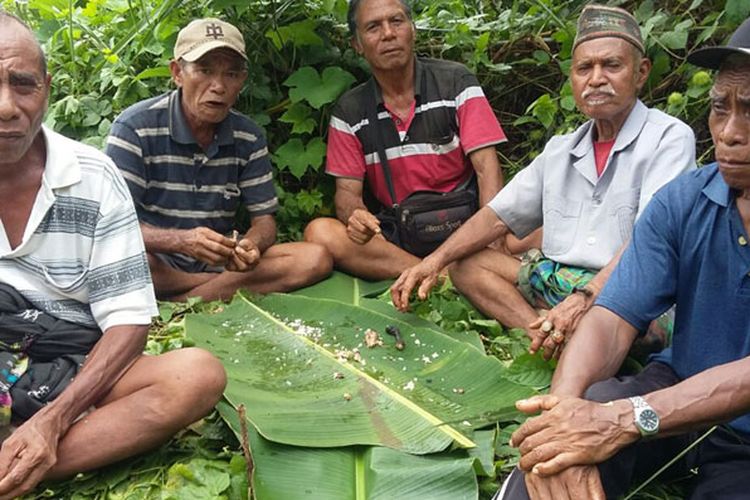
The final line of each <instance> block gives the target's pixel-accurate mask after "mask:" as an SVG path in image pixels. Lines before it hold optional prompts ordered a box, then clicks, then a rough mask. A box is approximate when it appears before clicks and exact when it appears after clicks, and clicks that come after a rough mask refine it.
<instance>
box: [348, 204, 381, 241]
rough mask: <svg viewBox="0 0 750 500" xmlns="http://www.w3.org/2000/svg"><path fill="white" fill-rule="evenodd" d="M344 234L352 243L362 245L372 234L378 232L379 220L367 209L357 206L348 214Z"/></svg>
mask: <svg viewBox="0 0 750 500" xmlns="http://www.w3.org/2000/svg"><path fill="white" fill-rule="evenodd" d="M346 234H347V236H349V239H350V240H352V241H353V242H354V243H357V244H359V245H364V244H365V243H367V242H368V241H370V240H371V239H372V237H373V236H375V235H376V234H380V221H379V220H378V218H377V217H375V216H374V215H373V214H372V213H370V212H368V211H367V210H364V209H362V208H358V209H356V210H355V211H354V212H352V215H350V216H349V220H348V222H347V224H346Z"/></svg>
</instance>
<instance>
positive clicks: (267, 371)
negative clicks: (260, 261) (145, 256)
mask: <svg viewBox="0 0 750 500" xmlns="http://www.w3.org/2000/svg"><path fill="white" fill-rule="evenodd" d="M256 302H257V303H253V302H251V301H250V300H249V299H247V298H245V297H243V296H241V295H238V296H236V297H235V299H234V300H233V302H232V303H231V304H229V305H227V306H226V307H225V308H224V309H223V310H222V311H221V312H219V313H216V314H207V313H201V314H191V315H188V316H187V318H186V322H185V330H186V334H187V335H188V336H189V337H190V338H192V339H193V340H194V341H195V343H196V344H197V345H198V346H202V347H205V348H207V349H208V350H210V351H212V352H213V353H214V354H216V355H217V356H218V357H219V358H220V359H222V360H223V362H224V366H225V368H226V370H227V375H228V378H229V382H228V386H227V389H226V391H225V396H226V398H227V399H228V400H229V401H230V403H232V404H233V405H234V406H237V405H239V404H244V405H245V406H246V409H247V416H248V419H249V420H250V421H251V422H252V424H253V425H254V426H255V427H256V428H257V429H258V431H259V432H260V434H261V435H263V436H264V437H265V438H266V439H269V440H271V441H274V442H277V443H283V444H290V445H295V446H309V447H340V446H350V445H380V446H386V447H389V448H393V449H397V450H400V451H405V452H408V453H414V454H427V453H434V452H438V451H441V450H444V449H446V448H447V447H449V446H451V445H455V446H458V447H464V448H470V447H473V446H475V443H474V442H473V441H472V439H471V437H470V436H471V432H472V430H473V429H474V428H477V427H481V426H484V425H486V424H487V423H488V416H491V419H492V420H493V421H494V420H500V419H508V418H511V417H515V416H517V412H516V410H515V408H514V402H515V401H516V400H517V399H520V398H525V397H529V396H530V395H531V394H532V393H533V391H532V389H530V388H528V387H524V386H522V385H519V384H516V383H513V382H510V381H509V380H507V379H506V378H505V376H504V368H503V366H502V365H501V363H500V362H499V361H498V360H497V359H495V358H492V357H488V356H485V355H483V354H482V353H481V352H479V351H478V350H477V349H475V348H473V347H471V346H469V345H468V344H466V343H465V342H460V341H456V340H454V339H452V338H450V337H448V336H446V335H443V334H441V333H439V332H438V331H436V330H433V329H426V328H425V329H423V328H412V327H411V326H410V325H409V324H406V323H402V322H400V321H399V320H398V319H396V318H393V317H389V316H387V315H384V314H381V313H376V312H373V311H370V310H367V309H363V308H361V307H357V306H352V305H348V304H343V303H341V302H338V301H333V300H323V299H310V298H306V297H297V296H291V295H270V296H267V297H264V298H261V299H257V300H256ZM387 325H395V326H399V327H400V328H401V330H402V334H403V336H404V339H405V340H406V348H405V349H404V350H403V351H399V350H397V349H396V347H395V342H394V339H393V338H391V337H388V336H386V335H385V334H384V333H383V332H384V330H385V328H386V326H387ZM367 328H371V329H373V330H376V331H377V332H380V336H381V340H382V342H383V345H382V346H376V347H373V348H372V349H369V348H367V347H365V345H364V343H363V336H364V331H365V330H366V329H367ZM355 353H357V354H355Z"/></svg>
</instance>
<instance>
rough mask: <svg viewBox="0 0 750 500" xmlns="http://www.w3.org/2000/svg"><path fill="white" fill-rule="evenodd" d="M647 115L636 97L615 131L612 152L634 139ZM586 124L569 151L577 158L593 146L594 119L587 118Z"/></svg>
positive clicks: (624, 146)
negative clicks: (623, 120)
mask: <svg viewBox="0 0 750 500" xmlns="http://www.w3.org/2000/svg"><path fill="white" fill-rule="evenodd" d="M647 117H648V108H647V107H646V105H645V104H643V103H642V102H641V100H640V99H636V101H635V104H634V105H633V109H631V110H630V114H628V117H627V118H626V119H625V123H623V124H622V128H621V129H620V131H619V132H618V133H617V138H616V140H615V145H614V146H612V152H615V151H622V150H623V149H625V148H627V147H628V146H629V145H630V144H631V143H632V142H633V141H634V140H636V138H637V137H638V135H639V134H640V133H641V130H643V126H644V125H645V124H646V118H647ZM586 125H587V128H585V130H584V131H583V133H582V134H581V137H580V140H579V142H578V144H577V145H576V147H574V148H573V150H572V151H571V154H572V155H573V156H576V157H578V158H582V157H584V156H586V155H587V154H588V153H589V152H590V151H591V150H592V149H593V148H594V120H589V122H588V123H587V124H586Z"/></svg>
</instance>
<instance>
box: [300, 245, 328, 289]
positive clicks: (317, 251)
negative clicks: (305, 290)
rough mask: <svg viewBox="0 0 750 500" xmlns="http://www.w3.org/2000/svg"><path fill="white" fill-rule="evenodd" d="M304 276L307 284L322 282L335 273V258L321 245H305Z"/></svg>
mask: <svg viewBox="0 0 750 500" xmlns="http://www.w3.org/2000/svg"><path fill="white" fill-rule="evenodd" d="M301 253H302V254H303V255H304V257H305V258H304V265H303V266H302V267H303V269H302V274H303V276H304V279H305V281H306V282H315V281H320V280H322V279H324V278H326V277H328V275H329V274H331V272H332V271H333V256H332V255H331V252H329V251H328V249H327V248H326V247H325V246H323V245H320V244H316V243H305V248H304V251H303V252H301Z"/></svg>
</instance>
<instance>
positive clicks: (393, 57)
mask: <svg viewBox="0 0 750 500" xmlns="http://www.w3.org/2000/svg"><path fill="white" fill-rule="evenodd" d="M356 18H357V34H356V36H355V37H354V38H353V39H352V46H353V47H354V49H355V50H356V51H357V52H358V53H359V54H360V55H361V56H363V57H364V58H365V59H366V60H367V62H368V63H369V64H370V66H371V67H372V68H373V70H376V71H377V70H385V71H387V70H393V69H400V68H404V67H405V66H407V65H408V64H410V63H411V62H412V60H413V57H414V55H413V54H414V38H415V36H416V31H415V29H414V24H413V23H412V22H411V21H410V20H409V17H408V16H407V15H406V12H405V11H404V7H403V5H401V2H399V1H398V0H364V1H363V2H362V3H361V4H360V5H359V9H358V10H357V17H356Z"/></svg>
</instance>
